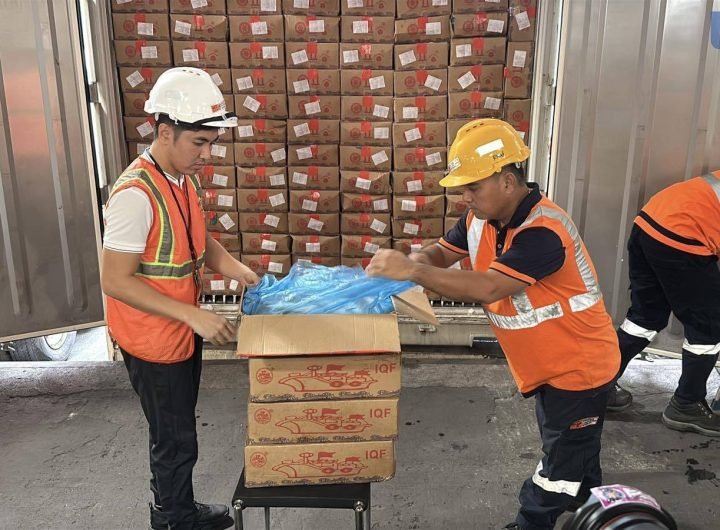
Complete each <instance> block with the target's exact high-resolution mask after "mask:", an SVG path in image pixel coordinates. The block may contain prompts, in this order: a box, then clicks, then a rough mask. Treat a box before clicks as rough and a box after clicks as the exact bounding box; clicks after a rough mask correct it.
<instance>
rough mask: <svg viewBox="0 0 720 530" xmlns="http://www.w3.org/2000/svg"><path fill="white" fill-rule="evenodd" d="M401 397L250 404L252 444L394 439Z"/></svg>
mask: <svg viewBox="0 0 720 530" xmlns="http://www.w3.org/2000/svg"><path fill="white" fill-rule="evenodd" d="M398 428H399V426H398V398H388V399H346V400H334V401H309V402H307V401H305V402H281V403H249V404H248V426H247V440H248V443H249V444H251V445H252V444H299V443H319V442H358V441H373V440H393V439H395V438H397V435H398Z"/></svg>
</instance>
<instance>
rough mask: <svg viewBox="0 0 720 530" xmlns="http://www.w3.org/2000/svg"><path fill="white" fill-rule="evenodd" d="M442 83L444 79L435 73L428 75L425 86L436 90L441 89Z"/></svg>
mask: <svg viewBox="0 0 720 530" xmlns="http://www.w3.org/2000/svg"><path fill="white" fill-rule="evenodd" d="M441 84H442V79H440V78H439V77H435V76H434V75H429V76H427V79H426V80H425V86H426V87H428V88H429V89H431V90H434V91H435V92H437V91H438V90H440V85H441Z"/></svg>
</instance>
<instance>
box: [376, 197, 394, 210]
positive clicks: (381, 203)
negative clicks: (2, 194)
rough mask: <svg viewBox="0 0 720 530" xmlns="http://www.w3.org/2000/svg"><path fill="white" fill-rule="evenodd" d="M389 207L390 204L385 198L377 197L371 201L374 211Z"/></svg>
mask: <svg viewBox="0 0 720 530" xmlns="http://www.w3.org/2000/svg"><path fill="white" fill-rule="evenodd" d="M389 209H390V206H389V204H388V200H387V199H378V200H376V201H373V210H375V211H376V212H379V211H382V210H389Z"/></svg>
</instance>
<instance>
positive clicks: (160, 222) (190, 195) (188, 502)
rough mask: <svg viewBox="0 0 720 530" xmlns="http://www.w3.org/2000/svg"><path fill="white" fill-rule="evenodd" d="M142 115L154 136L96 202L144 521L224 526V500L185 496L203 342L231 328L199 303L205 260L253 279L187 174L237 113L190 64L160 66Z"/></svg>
mask: <svg viewBox="0 0 720 530" xmlns="http://www.w3.org/2000/svg"><path fill="white" fill-rule="evenodd" d="M145 112H147V113H148V114H152V115H154V117H155V137H154V140H153V143H152V145H151V146H150V148H149V149H147V150H146V151H145V152H144V153H143V154H142V155H140V156H139V157H138V158H136V159H135V160H134V161H133V162H132V163H131V164H130V166H129V167H128V168H127V169H126V170H125V171H124V172H123V174H122V175H120V177H119V178H118V180H117V182H116V183H115V185H114V186H113V189H112V192H111V193H110V197H109V199H108V202H107V205H106V208H105V214H104V215H105V234H104V240H103V255H102V269H101V282H102V289H103V292H104V293H105V295H106V303H107V323H108V329H109V332H110V335H111V336H112V337H113V339H114V340H115V341H116V342H117V343H118V345H119V347H120V350H121V351H122V354H123V358H124V360H125V365H126V367H127V370H128V374H129V376H130V381H131V383H132V386H133V388H134V390H135V392H136V393H137V394H138V396H139V397H140V402H141V404H142V408H143V412H144V413H145V417H146V418H147V421H148V426H149V435H150V472H151V480H150V489H151V491H152V493H153V496H154V499H153V503H152V504H151V505H150V527H151V528H152V529H160V528H163V529H166V528H171V529H182V530H185V529H188V530H190V529H193V530H198V529H202V530H214V529H224V528H228V527H230V526H232V525H233V520H232V517H230V515H229V510H228V508H227V506H223V505H211V504H201V503H198V502H196V501H195V497H194V492H193V484H192V482H193V481H192V473H193V467H194V466H195V462H196V461H197V457H198V446H197V431H196V425H195V406H196V404H197V398H198V390H199V385H200V371H201V367H202V345H203V339H207V340H209V341H210V342H212V343H213V344H223V343H225V342H228V341H230V340H232V339H233V337H234V330H233V327H232V326H231V325H230V324H229V323H228V322H227V321H226V320H225V319H224V318H223V317H221V316H218V315H216V314H215V313H212V312H210V311H206V310H204V309H200V308H199V307H198V299H199V296H200V291H201V287H202V275H203V271H204V267H205V266H206V265H207V266H208V267H210V268H211V269H212V270H213V271H216V272H218V273H220V274H223V275H225V276H227V277H229V278H232V279H234V280H237V281H238V282H239V283H240V284H241V285H249V284H254V283H256V282H257V281H258V277H257V275H256V274H255V273H253V272H252V271H251V270H250V269H248V268H247V267H246V266H245V265H243V264H242V263H240V262H239V261H237V260H236V259H234V258H233V257H232V256H231V255H230V254H228V252H227V251H226V250H225V249H224V248H223V247H222V246H221V245H220V244H219V243H218V242H217V241H215V240H214V239H212V238H211V237H209V236H208V234H207V232H206V230H205V216H204V213H203V209H202V205H201V199H200V185H199V182H198V179H197V177H196V176H195V174H196V173H197V172H198V171H199V170H200V168H201V167H202V166H203V165H204V164H206V163H207V161H208V160H209V159H210V153H211V148H212V145H213V144H214V143H215V142H216V141H217V140H218V137H219V136H220V133H221V132H223V131H222V129H224V128H226V127H228V128H230V127H234V126H236V125H237V117H236V116H235V114H233V113H229V112H227V111H226V109H225V101H224V99H223V96H222V94H221V93H220V91H219V90H218V88H217V86H216V85H215V83H214V82H213V80H212V79H211V77H210V76H209V75H208V74H207V73H206V72H204V71H202V70H199V69H197V68H172V69H170V70H168V71H167V72H165V73H163V74H162V75H161V76H160V78H159V79H158V80H157V82H156V83H155V86H153V88H152V90H151V91H150V95H149V98H148V100H147V102H146V103H145Z"/></svg>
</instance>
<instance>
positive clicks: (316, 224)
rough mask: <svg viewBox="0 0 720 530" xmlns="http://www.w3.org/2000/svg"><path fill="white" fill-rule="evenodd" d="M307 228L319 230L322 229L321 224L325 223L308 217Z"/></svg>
mask: <svg viewBox="0 0 720 530" xmlns="http://www.w3.org/2000/svg"><path fill="white" fill-rule="evenodd" d="M307 226H308V228H309V229H310V230H315V231H316V232H320V231H321V230H322V229H323V226H325V223H323V222H322V221H319V220H318V219H310V220H309V221H308V224H307Z"/></svg>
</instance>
